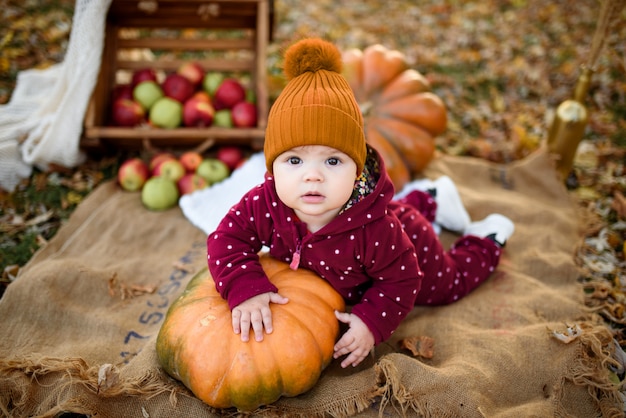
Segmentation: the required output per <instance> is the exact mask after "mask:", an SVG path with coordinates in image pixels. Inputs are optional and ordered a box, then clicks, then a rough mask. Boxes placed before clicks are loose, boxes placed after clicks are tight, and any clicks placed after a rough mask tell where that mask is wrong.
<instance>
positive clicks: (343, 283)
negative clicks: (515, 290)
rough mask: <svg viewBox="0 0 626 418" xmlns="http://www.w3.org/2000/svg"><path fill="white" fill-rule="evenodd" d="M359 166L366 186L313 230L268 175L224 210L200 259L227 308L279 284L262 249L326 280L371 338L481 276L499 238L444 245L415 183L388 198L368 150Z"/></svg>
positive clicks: (459, 293) (495, 257)
mask: <svg viewBox="0 0 626 418" xmlns="http://www.w3.org/2000/svg"><path fill="white" fill-rule="evenodd" d="M366 166H367V167H369V168H370V171H371V173H373V174H372V175H370V176H369V177H373V178H374V181H372V182H371V184H372V188H371V190H368V191H367V192H366V193H362V192H360V193H357V194H356V195H357V196H356V198H355V199H352V201H351V202H349V204H348V205H347V208H346V209H344V210H343V211H342V212H341V213H340V214H339V215H338V216H337V217H336V218H335V219H334V220H333V221H331V222H330V223H329V224H328V225H326V226H325V227H324V228H322V229H320V230H319V231H317V232H316V233H311V232H309V231H307V228H306V225H305V224H304V223H303V222H301V221H300V220H299V219H298V218H297V216H296V214H295V212H294V211H293V210H292V209H291V208H289V207H287V206H285V205H284V204H283V203H282V202H281V201H280V200H279V198H278V195H277V194H276V190H275V187H274V181H273V178H272V176H271V175H270V174H269V173H268V174H266V176H265V182H264V183H262V184H260V185H258V186H256V187H255V188H253V189H252V190H250V191H249V192H248V193H247V194H246V195H244V197H243V198H242V199H241V201H240V202H239V203H237V204H236V205H234V206H233V207H232V208H231V209H230V211H229V212H228V214H227V215H226V216H225V217H224V219H223V220H222V221H221V222H220V224H219V225H218V227H217V229H216V230H215V231H214V232H213V233H211V234H209V236H208V237H207V251H208V255H207V259H208V266H209V269H210V272H211V274H212V276H213V279H214V281H215V285H216V289H217V290H218V292H219V293H220V294H221V295H222V297H223V298H224V299H226V300H227V301H228V304H229V306H230V308H231V309H232V308H234V307H235V306H237V305H239V304H240V303H241V302H243V301H245V300H247V299H249V298H251V297H253V296H256V295H259V294H262V293H266V292H276V291H277V289H276V287H274V285H272V284H271V283H270V282H269V280H268V278H267V276H266V275H265V273H264V272H263V269H262V268H261V266H260V264H259V261H258V252H259V251H260V250H261V249H262V248H263V247H267V248H269V252H270V254H271V255H272V256H274V257H275V258H277V259H279V260H283V261H285V262H287V263H290V265H291V267H292V268H306V269H309V270H312V271H314V272H316V273H317V274H318V275H320V276H321V277H322V278H324V279H325V280H327V281H328V282H329V283H330V284H331V285H332V286H333V287H334V288H335V289H336V290H337V291H338V292H339V293H340V294H341V295H342V296H343V297H344V299H345V300H346V302H347V303H348V304H350V305H352V313H353V314H355V315H358V316H359V318H360V319H361V320H362V321H363V322H364V323H365V324H366V325H367V326H368V328H369V329H370V331H371V332H372V334H373V335H374V338H375V341H376V344H378V343H380V342H382V341H384V340H386V339H387V338H389V336H390V335H391V334H392V333H393V332H394V330H395V329H396V328H397V327H398V325H399V324H400V322H401V321H402V319H404V318H405V317H406V315H407V314H408V313H409V312H410V311H411V309H412V308H413V306H415V305H441V304H448V303H452V302H454V301H456V300H458V299H460V298H462V297H463V296H465V295H467V294H468V293H469V292H471V291H472V290H473V289H474V288H476V287H477V286H478V285H479V284H480V283H482V282H483V281H485V280H486V279H487V278H488V277H489V275H490V274H491V273H492V272H493V271H494V269H495V267H496V266H497V264H498V262H499V259H500V253H501V249H500V247H499V246H498V245H497V244H495V243H494V242H493V241H492V240H490V239H488V238H479V237H475V236H463V237H460V238H459V239H458V240H457V241H456V242H455V243H454V244H453V246H452V247H451V249H450V250H449V251H446V250H445V249H444V248H443V247H442V245H441V243H440V241H439V237H438V236H437V234H436V233H435V231H434V230H433V228H432V226H431V222H432V221H433V220H434V219H435V213H436V209H437V203H436V202H435V201H434V199H433V198H432V197H431V196H430V195H429V194H428V193H426V192H421V191H414V192H412V193H410V194H409V195H407V196H406V197H404V198H402V199H400V200H397V201H396V200H392V198H393V195H394V189H393V184H392V183H391V180H390V179H389V177H388V175H387V174H386V171H385V169H384V162H383V161H382V159H380V157H379V156H378V155H377V153H376V152H375V151H373V150H371V151H370V155H369V157H368V162H367V164H366ZM372 166H373V168H372ZM358 183H359V182H358V181H357V184H358ZM356 188H357V187H355V189H356ZM353 196H355V195H354V194H353Z"/></svg>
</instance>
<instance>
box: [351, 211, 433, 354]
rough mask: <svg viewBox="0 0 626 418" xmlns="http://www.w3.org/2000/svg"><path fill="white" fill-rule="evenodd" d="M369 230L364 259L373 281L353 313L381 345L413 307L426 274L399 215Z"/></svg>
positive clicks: (386, 219)
mask: <svg viewBox="0 0 626 418" xmlns="http://www.w3.org/2000/svg"><path fill="white" fill-rule="evenodd" d="M369 231H370V232H369V233H368V234H367V235H368V237H366V239H365V242H367V243H368V245H367V246H366V247H365V248H364V256H363V260H364V267H365V269H366V272H367V274H368V276H369V277H370V278H371V280H372V282H371V286H370V287H369V288H368V289H367V290H366V291H365V293H364V294H363V297H362V298H361V301H360V302H359V303H358V304H356V305H355V306H354V308H353V310H352V313H354V314H356V315H358V316H359V318H361V320H363V322H365V324H366V325H367V326H368V327H369V329H370V330H371V331H372V333H373V334H374V338H375V340H376V344H378V343H380V342H382V341H384V340H386V339H388V338H389V337H390V336H391V334H392V333H393V332H394V331H395V329H396V328H397V327H398V325H399V324H400V322H401V321H402V320H403V319H404V318H405V317H406V316H407V314H408V313H409V312H410V311H411V309H413V306H414V303H415V298H416V297H417V293H418V292H419V289H420V287H421V282H422V277H423V273H422V272H421V271H420V269H419V266H418V263H417V257H416V254H415V250H414V247H413V245H412V243H411V241H410V240H409V239H408V237H407V236H406V234H404V232H403V230H402V227H401V224H400V222H399V221H398V220H397V218H395V217H387V218H385V220H384V221H381V222H378V223H377V224H376V227H375V228H373V227H370V228H369Z"/></svg>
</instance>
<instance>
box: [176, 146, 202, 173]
mask: <svg viewBox="0 0 626 418" xmlns="http://www.w3.org/2000/svg"><path fill="white" fill-rule="evenodd" d="M203 159H204V157H202V154H200V153H199V152H197V151H185V152H184V153H182V154H181V156H180V157H178V161H180V163H181V164H182V165H183V167H185V170H186V171H187V172H188V173H195V172H196V170H197V169H198V166H199V165H200V163H201V162H202V160H203Z"/></svg>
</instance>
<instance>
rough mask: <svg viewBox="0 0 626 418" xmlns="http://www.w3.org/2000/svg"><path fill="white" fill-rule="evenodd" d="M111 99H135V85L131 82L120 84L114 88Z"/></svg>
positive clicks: (113, 100)
mask: <svg viewBox="0 0 626 418" xmlns="http://www.w3.org/2000/svg"><path fill="white" fill-rule="evenodd" d="M111 99H112V100H111V102H115V101H116V100H117V99H128V100H133V86H131V85H130V84H118V85H117V86H115V87H114V88H113V93H112V95H111Z"/></svg>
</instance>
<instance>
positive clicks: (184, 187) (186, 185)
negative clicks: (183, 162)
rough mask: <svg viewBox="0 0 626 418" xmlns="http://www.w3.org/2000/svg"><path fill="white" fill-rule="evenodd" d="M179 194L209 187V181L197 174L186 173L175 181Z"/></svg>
mask: <svg viewBox="0 0 626 418" xmlns="http://www.w3.org/2000/svg"><path fill="white" fill-rule="evenodd" d="M176 185H177V186H178V191H179V192H180V194H181V195H184V194H189V193H193V192H195V191H196V190H202V189H205V188H207V187H209V183H208V182H207V181H206V180H205V179H204V177H202V176H201V175H199V174H196V173H187V174H185V175H184V176H182V177H181V178H180V180H178V182H177V183H176Z"/></svg>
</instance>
